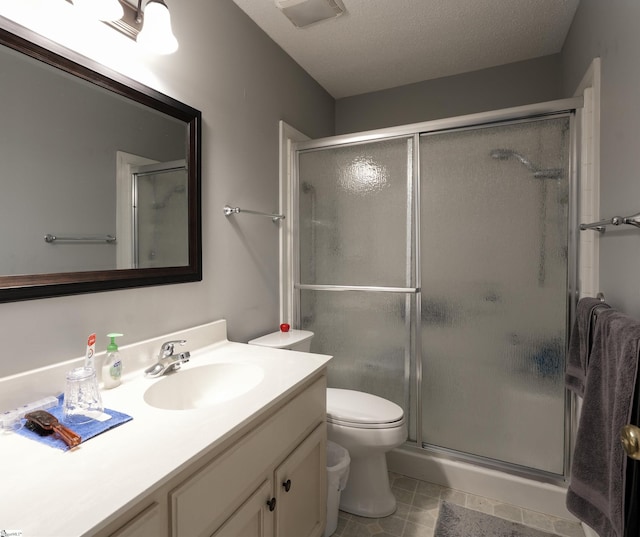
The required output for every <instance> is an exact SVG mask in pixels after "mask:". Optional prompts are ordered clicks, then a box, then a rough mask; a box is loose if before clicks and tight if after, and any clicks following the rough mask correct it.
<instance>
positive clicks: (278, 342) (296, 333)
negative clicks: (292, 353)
mask: <svg viewBox="0 0 640 537" xmlns="http://www.w3.org/2000/svg"><path fill="white" fill-rule="evenodd" d="M312 337H313V332H309V331H308V330H289V331H288V332H282V331H278V332H273V333H271V334H267V335H266V336H261V337H258V338H256V339H252V340H251V341H249V345H260V346H261V347H273V348H274V349H284V348H286V347H290V346H291V345H295V344H297V343H302V342H303V341H306V340H307V339H311V338H312Z"/></svg>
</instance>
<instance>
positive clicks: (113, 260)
mask: <svg viewBox="0 0 640 537" xmlns="http://www.w3.org/2000/svg"><path fill="white" fill-rule="evenodd" d="M63 51H64V55H62V54H59V53H60V52H63ZM70 58H71V59H70ZM0 73H2V74H1V75H0V95H2V98H1V99H0V118H2V121H0V184H1V185H2V195H1V196H0V245H2V248H1V249H0V301H1V302H7V301H12V300H25V299H33V298H43V297H51V296H59V295H69V294H77V293H87V292H96V291H105V290H111V289H122V288H128V287H141V286H147V285H161V284H170V283H181V282H191V281H199V280H201V279H202V254H201V208H200V200H201V193H200V184H201V179H200V174H201V172H200V149H201V139H200V138H201V113H200V112H199V111H198V110H195V109H193V108H191V107H189V106H187V105H185V104H183V103H180V102H178V101H176V100H174V99H172V98H170V97H168V96H166V95H163V94H161V93H159V92H157V91H155V90H152V89H150V88H148V87H146V86H144V85H142V84H140V83H138V82H136V81H134V80H131V79H129V78H127V77H125V76H123V75H121V74H119V73H115V72H113V71H110V70H108V69H107V68H105V67H104V66H101V65H99V64H96V63H94V62H91V61H90V60H87V59H86V58H83V57H80V56H79V55H74V54H73V53H71V52H70V51H68V50H66V49H62V48H61V47H60V46H58V45H56V44H55V43H52V42H49V41H47V40H45V39H44V38H41V37H40V36H37V35H35V34H34V35H33V38H32V36H31V34H29V39H28V40H26V39H23V38H22V37H20V36H19V35H14V34H13V33H11V32H8V31H7V30H4V29H0Z"/></svg>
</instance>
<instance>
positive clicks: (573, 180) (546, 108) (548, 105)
mask: <svg viewBox="0 0 640 537" xmlns="http://www.w3.org/2000/svg"><path fill="white" fill-rule="evenodd" d="M582 107H583V98H582V97H573V98H569V99H561V100H556V101H549V102H545V103H537V104H532V105H527V106H520V107H514V108H507V109H503V110H496V111H490V112H482V113H479V114H470V115H465V116H458V117H453V118H446V119H438V120H433V121H427V122H420V123H412V124H408V125H403V126H398V127H390V128H384V129H377V130H372V131H366V132H361V133H354V134H345V135H339V136H333V137H327V138H320V139H316V140H309V141H304V142H297V143H292V144H291V151H290V158H291V170H292V173H291V179H290V183H289V197H290V207H291V211H292V214H291V217H290V223H292V222H294V223H297V222H299V213H298V202H297V200H298V195H299V192H298V182H299V180H298V155H299V153H301V152H307V151H313V150H320V149H327V148H330V147H339V146H343V147H344V146H353V145H360V144H365V143H370V142H375V141H382V140H389V139H397V138H406V139H407V140H412V141H413V144H412V147H413V151H410V152H409V156H408V162H407V165H408V178H407V179H408V181H409V183H410V184H409V186H410V187H411V188H409V192H408V199H407V203H408V205H409V207H408V208H409V210H408V218H407V225H408V228H407V229H408V233H407V256H408V257H407V261H408V263H407V267H408V270H407V277H406V281H407V286H406V287H377V286H340V285H308V284H300V259H299V248H298V247H297V245H298V244H299V239H300V237H299V226H297V225H293V227H292V234H291V243H290V244H289V245H288V246H287V247H288V248H289V250H290V253H291V256H292V265H293V274H292V278H291V280H290V281H283V282H282V285H284V286H286V289H287V292H288V293H291V295H292V297H290V298H291V302H292V303H293V312H292V314H293V319H292V320H293V322H294V323H296V324H299V323H300V291H301V290H323V291H336V292H340V291H356V290H357V291H364V292H390V293H404V294H406V308H407V311H410V312H411V315H408V316H407V320H406V330H407V337H408V338H409V339H408V341H409V345H407V346H406V347H405V372H404V374H405V379H404V383H405V385H404V393H405V408H407V409H409V414H410V427H411V428H410V433H413V434H414V435H415V441H410V442H407V445H408V447H413V448H415V449H416V450H419V451H421V452H424V451H425V450H427V451H431V452H433V453H437V454H438V456H443V457H447V458H452V459H456V460H464V461H467V462H471V463H473V464H476V465H480V466H486V467H490V468H494V469H497V470H501V471H504V472H507V473H510V474H514V475H521V476H525V477H530V478H535V479H538V480H540V481H545V482H550V483H561V482H563V481H565V479H566V476H567V475H568V472H569V468H570V462H571V461H570V453H571V449H570V448H571V441H572V432H573V431H572V422H573V416H574V412H575V410H574V399H573V398H572V397H570V396H569V394H568V393H566V395H565V435H564V438H565V441H564V445H565V454H564V474H563V475H557V474H554V473H549V472H546V471H542V470H537V469H533V468H526V467H521V466H519V465H515V464H511V463H507V462H502V461H491V460H487V459H486V458H484V457H481V456H476V455H469V454H464V453H459V452H454V451H451V450H447V449H444V448H437V447H435V446H424V445H423V439H422V431H421V423H422V415H421V414H422V405H421V398H422V395H421V389H420V387H421V383H422V356H421V343H420V342H421V340H420V319H421V317H422V315H421V289H422V287H421V281H420V278H421V274H420V270H419V268H420V211H419V206H418V203H419V200H420V184H419V180H418V178H419V170H420V155H419V137H420V136H421V135H424V134H433V133H441V132H446V131H453V130H455V131H458V132H459V131H461V130H472V129H473V130H475V129H480V128H486V127H491V126H497V125H508V124H516V123H521V122H527V121H531V120H535V119H544V118H545V117H547V116H554V117H559V116H562V115H563V114H564V115H567V116H569V117H570V162H569V178H568V180H569V191H570V199H571V203H570V204H569V215H568V219H569V229H568V232H569V236H568V249H569V255H568V266H567V271H568V275H567V278H568V279H567V294H568V296H567V300H568V308H567V319H566V330H567V332H566V333H567V334H569V330H570V327H571V326H572V323H573V318H574V314H575V305H576V303H577V300H578V296H579V289H578V282H579V280H578V266H577V259H578V208H577V204H578V197H577V192H578V187H577V185H578V170H579V166H578V142H577V140H578V136H577V133H576V131H577V126H578V125H579V121H578V119H577V118H576V117H575V114H574V113H575V112H576V111H577V110H580V109H581V108H582ZM577 121H578V123H577ZM412 252H415V254H416V255H415V259H412V258H411V253H412ZM411 283H413V285H411ZM567 339H568V338H567ZM412 371H415V379H413V383H414V385H413V389H414V390H415V393H414V396H413V398H412V390H411V383H412V378H411V377H412ZM411 415H412V417H411Z"/></svg>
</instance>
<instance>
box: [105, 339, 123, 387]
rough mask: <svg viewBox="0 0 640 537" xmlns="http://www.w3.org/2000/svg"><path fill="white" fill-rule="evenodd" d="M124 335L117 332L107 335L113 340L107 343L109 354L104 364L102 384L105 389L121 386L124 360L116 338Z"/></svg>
mask: <svg viewBox="0 0 640 537" xmlns="http://www.w3.org/2000/svg"><path fill="white" fill-rule="evenodd" d="M122 335H123V334H118V333H116V332H112V333H111V334H107V337H109V338H111V342H110V343H109V345H107V355H106V356H105V358H104V364H103V366H102V384H103V388H104V389H105V390H109V389H111V388H115V387H116V386H120V383H121V382H122V379H121V378H120V377H121V376H122V360H121V359H120V352H118V345H116V338H117V337H121V336H122Z"/></svg>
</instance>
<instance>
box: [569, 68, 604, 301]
mask: <svg viewBox="0 0 640 537" xmlns="http://www.w3.org/2000/svg"><path fill="white" fill-rule="evenodd" d="M600 63H601V62H600V58H594V59H593V61H592V62H591V65H590V66H589V68H588V69H587V72H586V73H585V75H584V77H583V78H582V80H581V81H580V84H579V85H578V87H577V89H576V92H575V94H574V95H583V96H584V107H583V110H582V116H581V127H582V128H581V139H580V155H581V158H580V188H579V192H578V195H579V202H578V204H579V219H580V222H595V221H598V220H600V81H601V66H600ZM578 244H579V246H578V248H579V254H578V281H579V288H580V297H584V296H596V294H597V293H598V292H599V291H600V263H599V255H600V233H597V232H595V231H589V230H587V231H582V232H580V237H579V242H578Z"/></svg>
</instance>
